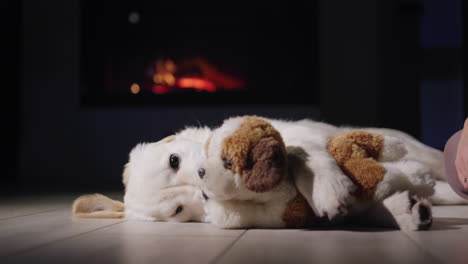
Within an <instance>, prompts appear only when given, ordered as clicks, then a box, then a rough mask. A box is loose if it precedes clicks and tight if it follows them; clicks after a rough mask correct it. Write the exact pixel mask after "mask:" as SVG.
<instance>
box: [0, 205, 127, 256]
mask: <svg viewBox="0 0 468 264" xmlns="http://www.w3.org/2000/svg"><path fill="white" fill-rule="evenodd" d="M122 221H123V220H121V219H118V220H116V219H79V218H72V217H71V210H70V209H69V208H66V209H62V210H57V211H52V212H45V213H38V214H34V215H28V216H22V217H16V218H9V219H4V220H0V256H4V255H8V254H12V253H16V252H20V251H23V250H27V249H30V248H34V247H38V246H42V245H44V244H47V243H51V242H54V241H57V240H62V239H65V238H69V237H72V236H76V235H79V234H82V233H85V232H89V231H92V230H96V229H99V228H102V227H105V226H109V225H112V224H115V223H119V222H122Z"/></svg>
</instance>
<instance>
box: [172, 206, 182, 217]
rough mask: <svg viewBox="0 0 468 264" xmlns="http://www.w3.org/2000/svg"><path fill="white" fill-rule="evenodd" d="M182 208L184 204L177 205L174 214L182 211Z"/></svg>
mask: <svg viewBox="0 0 468 264" xmlns="http://www.w3.org/2000/svg"><path fill="white" fill-rule="evenodd" d="M182 210H184V206H182V205H179V206H177V208H176V210H175V212H174V215H177V214H178V213H180V212H182Z"/></svg>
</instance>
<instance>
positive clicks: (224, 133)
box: [198, 116, 287, 200]
mask: <svg viewBox="0 0 468 264" xmlns="http://www.w3.org/2000/svg"><path fill="white" fill-rule="evenodd" d="M205 154H206V157H207V159H206V160H205V162H204V163H203V166H202V167H201V168H200V169H199V171H198V172H199V177H200V178H201V179H202V182H203V184H202V186H203V191H204V192H205V194H206V195H207V196H208V197H210V198H213V199H216V200H230V199H247V198H246V197H247V196H248V195H249V194H250V195H251V194H252V193H258V192H266V191H268V190H270V189H272V188H273V187H275V186H276V185H277V184H278V183H280V182H281V180H282V179H283V178H284V177H285V175H286V174H287V157H286V150H285V145H284V143H283V140H282V138H281V135H280V134H279V132H278V131H277V130H276V129H275V128H274V127H273V126H272V125H271V124H270V123H269V122H267V121H266V120H265V119H262V118H259V117H255V116H244V117H235V118H231V119H228V120H226V121H225V122H224V123H223V124H222V126H221V127H219V128H217V129H215V130H214V131H213V132H212V135H211V137H210V138H209V139H208V141H207V142H206V145H205Z"/></svg>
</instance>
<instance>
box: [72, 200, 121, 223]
mask: <svg viewBox="0 0 468 264" xmlns="http://www.w3.org/2000/svg"><path fill="white" fill-rule="evenodd" d="M124 211H125V205H124V204H123V203H122V202H119V201H116V200H112V199H110V198H109V197H106V196H104V195H101V194H90V195H83V196H81V197H78V198H77V199H76V200H75V201H74V202H73V209H72V212H73V216H74V217H80V218H123V217H124V214H125V213H124Z"/></svg>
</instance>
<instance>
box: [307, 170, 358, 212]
mask: <svg viewBox="0 0 468 264" xmlns="http://www.w3.org/2000/svg"><path fill="white" fill-rule="evenodd" d="M319 185H320V186H317V188H315V191H314V192H315V194H314V202H315V209H316V210H317V214H318V216H319V217H323V216H327V217H328V219H329V220H332V219H334V218H335V217H337V216H346V215H347V214H348V211H349V208H350V207H351V206H352V204H353V203H354V202H355V200H356V198H355V196H354V195H353V193H354V192H355V191H356V188H357V186H356V185H355V184H354V183H353V182H352V181H351V180H350V179H349V178H347V177H341V178H334V179H333V180H330V179H328V180H327V179H324V180H322V181H320V184H319Z"/></svg>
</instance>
